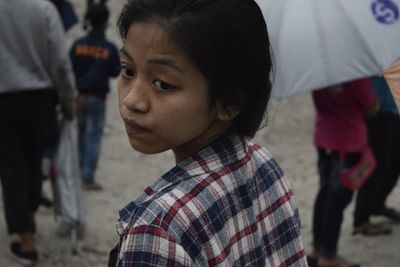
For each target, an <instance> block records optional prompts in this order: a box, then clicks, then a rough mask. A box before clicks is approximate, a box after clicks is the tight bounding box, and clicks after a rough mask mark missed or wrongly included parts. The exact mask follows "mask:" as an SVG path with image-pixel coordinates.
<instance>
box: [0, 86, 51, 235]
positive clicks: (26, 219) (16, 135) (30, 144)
mask: <svg viewBox="0 0 400 267" xmlns="http://www.w3.org/2000/svg"><path fill="white" fill-rule="evenodd" d="M55 103H56V93H55V91H54V90H50V89H49V90H35V91H26V92H18V93H10V94H8V93H7V94H4V93H1V94H0V178H1V179H0V180H1V185H2V187H3V190H2V192H3V200H4V212H5V217H6V223H7V230H8V232H9V233H23V232H27V231H31V232H35V221H34V213H35V211H36V210H37V208H38V206H39V198H40V195H41V186H42V175H41V160H42V154H43V149H44V147H45V146H46V145H47V144H48V142H49V140H51V139H53V138H54V136H53V134H54V130H55V128H56V115H55Z"/></svg>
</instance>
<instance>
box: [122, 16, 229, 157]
mask: <svg viewBox="0 0 400 267" xmlns="http://www.w3.org/2000/svg"><path fill="white" fill-rule="evenodd" d="M121 54H122V55H121V67H122V69H121V75H120V77H119V80H118V95H119V107H120V113H121V117H122V119H123V120H124V122H125V128H126V132H127V134H128V137H129V142H130V144H131V146H132V147H133V148H134V149H135V150H138V151H140V152H142V153H148V154H153V153H159V152H163V151H166V150H168V149H172V150H173V152H174V155H175V160H176V162H177V163H179V162H180V161H182V160H183V159H185V158H186V157H188V156H190V155H191V154H193V153H194V152H196V151H198V150H199V149H201V148H203V147H205V146H206V145H208V144H209V143H211V142H212V141H213V140H215V139H216V138H218V137H219V136H221V135H222V133H223V132H224V130H225V129H226V128H227V126H228V125H229V120H227V119H226V118H225V117H226V116H224V114H223V112H222V111H219V110H220V109H217V108H216V107H213V106H211V105H210V101H209V94H208V88H207V81H206V79H205V77H204V76H203V74H202V73H201V72H200V70H199V69H198V68H197V67H196V66H195V65H194V64H193V63H192V62H191V60H190V59H189V58H188V57H187V56H186V55H185V54H184V53H183V51H182V49H180V48H179V47H177V46H175V45H174V43H172V42H171V41H170V40H169V38H168V36H167V34H166V33H165V31H163V30H162V29H161V28H160V27H159V26H158V25H157V24H151V23H134V24H132V25H131V26H130V28H129V31H128V34H127V36H126V40H125V43H124V47H123V48H122V49H121ZM217 110H218V111H217Z"/></svg>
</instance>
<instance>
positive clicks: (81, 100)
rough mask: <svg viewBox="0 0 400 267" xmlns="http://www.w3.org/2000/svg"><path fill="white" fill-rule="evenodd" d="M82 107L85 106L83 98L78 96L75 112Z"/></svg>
mask: <svg viewBox="0 0 400 267" xmlns="http://www.w3.org/2000/svg"><path fill="white" fill-rule="evenodd" d="M84 106H85V99H84V98H83V96H78V98H77V99H76V108H77V110H81V109H83V107H84Z"/></svg>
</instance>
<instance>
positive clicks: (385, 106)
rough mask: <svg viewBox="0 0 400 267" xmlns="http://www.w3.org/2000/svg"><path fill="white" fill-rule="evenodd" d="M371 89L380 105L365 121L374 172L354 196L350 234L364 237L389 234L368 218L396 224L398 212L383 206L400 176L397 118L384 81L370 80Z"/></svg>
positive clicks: (399, 120)
mask: <svg viewBox="0 0 400 267" xmlns="http://www.w3.org/2000/svg"><path fill="white" fill-rule="evenodd" d="M373 85H374V91H375V93H376V95H377V96H378V98H379V101H380V103H381V105H380V109H379V112H378V113H377V115H376V116H374V117H373V118H371V119H370V120H369V121H368V134H369V142H370V145H371V147H372V150H373V151H374V154H375V156H376V159H377V168H376V170H375V171H374V173H373V174H372V175H371V176H370V177H369V178H368V180H367V181H366V182H365V184H364V185H363V186H362V187H361V189H360V190H359V192H358V195H357V201H356V207H355V211H354V222H353V225H354V233H362V234H364V235H379V234H387V233H389V231H378V230H379V228H382V227H383V226H382V227H376V224H372V223H370V221H369V218H370V216H371V215H382V216H385V217H387V218H389V219H390V220H392V221H393V222H397V223H399V222H400V211H398V210H396V209H394V208H389V207H387V206H386V199H387V197H388V195H389V194H390V192H392V190H393V188H394V187H395V186H396V183H397V181H398V180H399V175H400V164H399V162H400V138H399V136H400V116H399V111H398V109H397V106H396V103H395V101H394V99H393V96H392V94H391V92H390V89H389V86H388V84H387V83H386V81H385V79H384V78H383V77H379V76H377V77H374V78H373ZM387 227H388V226H386V227H385V228H387Z"/></svg>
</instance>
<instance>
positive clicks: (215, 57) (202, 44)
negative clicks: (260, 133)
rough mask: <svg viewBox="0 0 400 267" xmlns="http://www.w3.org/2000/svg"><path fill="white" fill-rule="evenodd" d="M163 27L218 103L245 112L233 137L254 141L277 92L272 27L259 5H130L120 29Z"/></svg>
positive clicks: (237, 0)
mask: <svg viewBox="0 0 400 267" xmlns="http://www.w3.org/2000/svg"><path fill="white" fill-rule="evenodd" d="M137 22H149V23H157V24H159V25H160V27H162V28H163V30H165V32H166V33H167V34H168V36H169V37H170V38H171V39H172V40H173V41H175V42H176V43H177V45H178V46H179V47H181V48H182V49H183V51H184V52H185V53H186V54H187V55H188V56H189V58H191V60H192V61H193V62H194V64H195V65H196V66H197V67H198V68H199V69H200V71H201V72H202V73H203V74H204V76H205V77H206V79H207V81H208V86H209V92H210V97H211V101H212V103H216V102H217V101H218V102H219V103H221V104H222V105H223V106H224V107H228V108H229V107H233V108H237V109H239V110H240V111H241V112H240V114H239V115H238V116H237V117H236V118H235V119H234V120H233V122H232V129H231V131H233V132H235V133H237V134H239V135H240V136H241V137H242V138H244V137H253V136H254V135H255V133H256V131H257V130H258V128H259V127H260V124H261V123H262V121H263V119H264V114H265V112H266V107H267V104H268V100H269V98H270V92H271V82H270V80H269V74H270V71H271V66H272V63H271V56H270V46H269V39H268V33H267V26H266V23H265V21H264V18H263V15H262V13H261V10H260V8H259V7H258V5H257V4H256V2H255V1H254V0H130V1H128V3H127V4H125V6H124V8H123V10H122V12H121V14H120V16H119V19H118V28H119V32H120V35H121V38H122V39H123V40H125V39H126V36H127V33H128V30H129V27H130V26H131V25H132V24H133V23H137Z"/></svg>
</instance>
